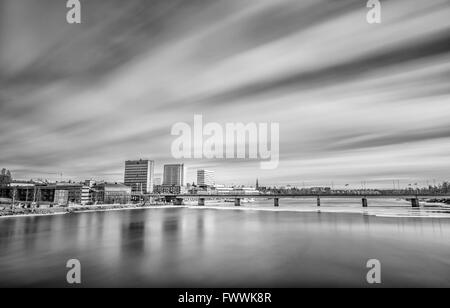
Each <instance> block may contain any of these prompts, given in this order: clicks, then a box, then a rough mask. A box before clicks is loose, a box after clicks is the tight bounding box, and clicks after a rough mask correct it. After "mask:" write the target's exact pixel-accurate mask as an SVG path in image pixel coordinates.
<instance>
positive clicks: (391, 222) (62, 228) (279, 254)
mask: <svg viewBox="0 0 450 308" xmlns="http://www.w3.org/2000/svg"><path fill="white" fill-rule="evenodd" d="M449 235H450V219H437V218H417V217H376V216H370V215H367V214H364V213H359V214H346V213H340V214H334V213H324V212H322V210H321V211H320V212H319V211H316V212H309V213H300V212H284V211H242V210H234V209H226V210H216V209H185V208H164V209H162V208H158V209H149V210H132V211H112V212H96V213H78V214H72V215H61V216H49V217H21V218H6V219H1V220H0V248H1V249H0V286H65V273H66V269H65V262H66V261H67V260H68V259H70V258H77V259H79V260H80V261H81V263H82V267H83V286H87V287H91V286H142V287H145V286H156V287H164V286H169V287H247V286H252V287H280V286H288V287H298V286H365V280H364V277H365V274H366V268H365V262H366V261H367V260H368V259H370V258H377V259H379V260H380V261H381V262H382V265H383V268H385V269H387V270H386V271H385V272H383V275H384V276H383V282H384V286H439V287H442V286H450V275H448V274H447V273H448V268H449V267H450V260H449V258H448V256H449V255H450V242H449V241H448V238H449ZM29 273H33V275H31V276H30V274H29Z"/></svg>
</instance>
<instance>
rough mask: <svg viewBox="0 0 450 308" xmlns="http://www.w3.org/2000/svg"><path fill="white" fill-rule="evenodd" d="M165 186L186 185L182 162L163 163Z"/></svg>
mask: <svg viewBox="0 0 450 308" xmlns="http://www.w3.org/2000/svg"><path fill="white" fill-rule="evenodd" d="M163 185H165V186H172V185H175V186H185V185H186V169H185V167H184V164H171V165H164V180H163Z"/></svg>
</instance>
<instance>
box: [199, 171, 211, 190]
mask: <svg viewBox="0 0 450 308" xmlns="http://www.w3.org/2000/svg"><path fill="white" fill-rule="evenodd" d="M214 184H215V183H214V171H211V170H205V169H200V170H197V185H198V186H200V187H208V186H214Z"/></svg>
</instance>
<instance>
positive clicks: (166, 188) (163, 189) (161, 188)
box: [154, 185, 186, 195]
mask: <svg viewBox="0 0 450 308" xmlns="http://www.w3.org/2000/svg"><path fill="white" fill-rule="evenodd" d="M154 193H155V194H171V195H181V194H185V193H186V187H185V186H180V185H155V189H154Z"/></svg>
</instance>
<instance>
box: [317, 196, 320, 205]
mask: <svg viewBox="0 0 450 308" xmlns="http://www.w3.org/2000/svg"><path fill="white" fill-rule="evenodd" d="M317 206H320V196H317Z"/></svg>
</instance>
